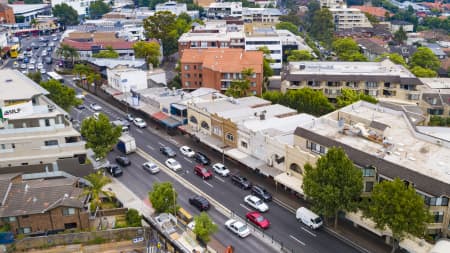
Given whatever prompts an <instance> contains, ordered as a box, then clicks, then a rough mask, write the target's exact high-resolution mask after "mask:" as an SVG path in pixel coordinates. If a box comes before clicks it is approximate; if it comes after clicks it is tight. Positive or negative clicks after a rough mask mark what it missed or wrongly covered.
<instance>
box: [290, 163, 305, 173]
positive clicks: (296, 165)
mask: <svg viewBox="0 0 450 253" xmlns="http://www.w3.org/2000/svg"><path fill="white" fill-rule="evenodd" d="M289 169H291V170H292V171H294V172H297V173H299V174H303V171H302V168H300V166H299V165H298V164H296V163H291V165H290V166H289Z"/></svg>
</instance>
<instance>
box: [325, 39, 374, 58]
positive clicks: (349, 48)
mask: <svg viewBox="0 0 450 253" xmlns="http://www.w3.org/2000/svg"><path fill="white" fill-rule="evenodd" d="M332 47H333V51H334V52H335V53H336V55H337V56H338V58H339V60H341V61H367V58H366V57H365V56H364V55H363V54H361V53H360V52H359V46H358V43H356V41H354V40H353V39H352V38H341V39H336V40H335V41H333V44H332Z"/></svg>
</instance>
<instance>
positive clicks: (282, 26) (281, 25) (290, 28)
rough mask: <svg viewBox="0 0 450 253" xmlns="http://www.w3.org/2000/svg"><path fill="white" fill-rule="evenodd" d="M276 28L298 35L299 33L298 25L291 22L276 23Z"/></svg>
mask: <svg viewBox="0 0 450 253" xmlns="http://www.w3.org/2000/svg"><path fill="white" fill-rule="evenodd" d="M275 28H276V29H277V30H288V31H290V32H291V33H293V34H296V35H298V34H299V32H298V27H297V26H296V25H294V24H293V23H291V22H280V23H278V24H276V26H275Z"/></svg>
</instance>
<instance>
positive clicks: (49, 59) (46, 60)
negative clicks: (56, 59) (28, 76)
mask: <svg viewBox="0 0 450 253" xmlns="http://www.w3.org/2000/svg"><path fill="white" fill-rule="evenodd" d="M44 62H45V64H52V63H53V59H52V57H48V56H47V57H45V58H44Z"/></svg>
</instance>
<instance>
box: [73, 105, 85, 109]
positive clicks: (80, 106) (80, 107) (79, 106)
mask: <svg viewBox="0 0 450 253" xmlns="http://www.w3.org/2000/svg"><path fill="white" fill-rule="evenodd" d="M75 108H77V109H78V110H84V109H86V106H84V104H79V105H77V106H75Z"/></svg>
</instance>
